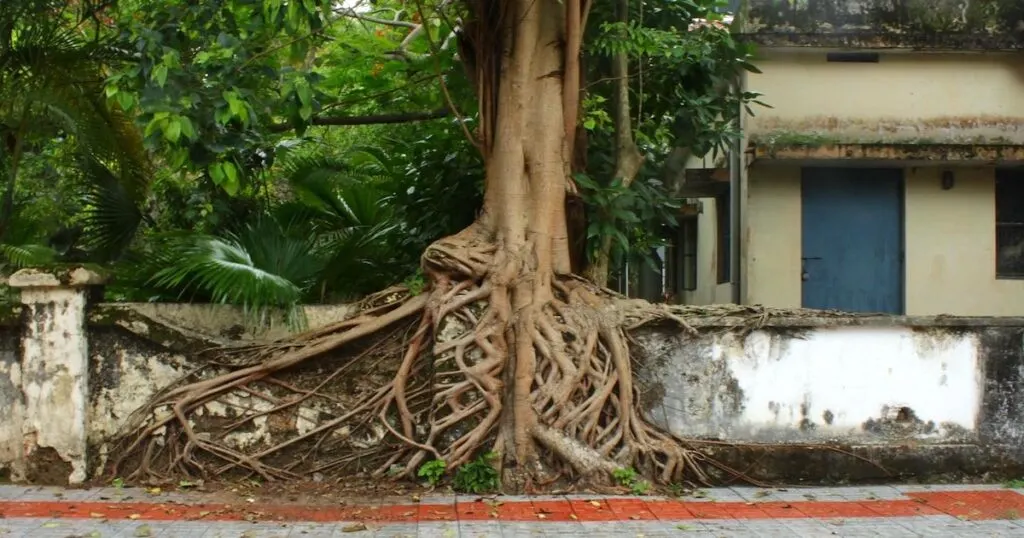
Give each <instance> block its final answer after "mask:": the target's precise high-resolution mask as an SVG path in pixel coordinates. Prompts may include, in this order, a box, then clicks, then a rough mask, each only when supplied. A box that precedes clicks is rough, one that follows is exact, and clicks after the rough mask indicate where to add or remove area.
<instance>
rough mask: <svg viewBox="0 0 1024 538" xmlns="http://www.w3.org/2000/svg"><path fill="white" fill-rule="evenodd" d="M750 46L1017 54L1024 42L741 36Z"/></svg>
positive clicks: (874, 34) (873, 35) (977, 36)
mask: <svg viewBox="0 0 1024 538" xmlns="http://www.w3.org/2000/svg"><path fill="white" fill-rule="evenodd" d="M737 38H738V39H739V40H741V41H743V42H746V43H753V44H756V45H759V46H762V47H772V48H783V47H786V48H793V47H795V48H807V49H810V48H817V49H847V50H848V49H861V50H879V51H882V50H885V51H888V50H904V51H908V52H909V51H929V52H961V53H962V52H965V51H969V52H975V53H978V52H999V51H1004V52H1017V51H1021V50H1024V41H1021V40H1020V39H1018V38H1017V37H1016V36H1012V35H1005V34H1004V35H987V34H984V33H925V32H912V33H898V32H886V31H846V32H835V33H825V32H784V31H766V32H753V33H743V34H739V35H738V36H737Z"/></svg>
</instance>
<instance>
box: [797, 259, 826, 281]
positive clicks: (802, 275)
mask: <svg viewBox="0 0 1024 538" xmlns="http://www.w3.org/2000/svg"><path fill="white" fill-rule="evenodd" d="M820 259H822V258H821V257H820V256H807V257H802V258H800V261H801V264H800V265H804V266H805V265H806V263H804V262H806V261H807V260H820ZM809 278H811V274H810V273H808V272H807V268H806V267H801V268H800V280H801V281H803V282H807V280H808V279H809Z"/></svg>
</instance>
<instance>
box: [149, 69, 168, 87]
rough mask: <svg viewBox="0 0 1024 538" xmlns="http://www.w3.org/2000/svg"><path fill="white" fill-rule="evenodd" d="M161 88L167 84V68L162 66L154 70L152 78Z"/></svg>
mask: <svg viewBox="0 0 1024 538" xmlns="http://www.w3.org/2000/svg"><path fill="white" fill-rule="evenodd" d="M151 78H152V79H153V80H154V81H155V82H156V84H157V86H160V87H161V88H163V87H164V85H165V84H167V66H166V65H163V64H160V65H157V66H156V67H154V68H153V75H152V77H151Z"/></svg>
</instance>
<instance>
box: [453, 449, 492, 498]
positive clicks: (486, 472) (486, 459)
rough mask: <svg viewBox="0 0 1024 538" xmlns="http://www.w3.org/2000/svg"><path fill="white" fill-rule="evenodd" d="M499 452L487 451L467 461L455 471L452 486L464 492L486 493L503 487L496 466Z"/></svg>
mask: <svg viewBox="0 0 1024 538" xmlns="http://www.w3.org/2000/svg"><path fill="white" fill-rule="evenodd" d="M496 458H497V454H495V453H494V452H487V453H486V454H483V455H482V456H479V457H477V458H476V459H475V460H473V461H471V462H469V463H466V464H465V465H463V466H461V467H459V469H458V470H457V471H455V479H454V480H453V481H452V486H453V487H454V488H455V491H461V492H463V493H486V492H489V491H495V490H497V489H498V488H499V487H501V482H500V481H499V479H498V470H497V469H495V468H494V460H495V459H496Z"/></svg>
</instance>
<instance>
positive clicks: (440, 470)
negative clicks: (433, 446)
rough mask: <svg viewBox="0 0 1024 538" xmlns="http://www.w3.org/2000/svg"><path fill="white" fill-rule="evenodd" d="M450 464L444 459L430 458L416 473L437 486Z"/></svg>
mask: <svg viewBox="0 0 1024 538" xmlns="http://www.w3.org/2000/svg"><path fill="white" fill-rule="evenodd" d="M447 468H448V464H447V463H445V461H444V460H430V461H428V462H427V463H424V464H423V465H422V466H421V467H420V470H419V471H417V472H416V474H417V475H418V476H419V477H420V478H423V479H425V480H426V481H427V483H428V484H430V485H431V486H436V485H437V484H438V483H439V482H441V478H442V477H444V472H445V470H446V469H447Z"/></svg>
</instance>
